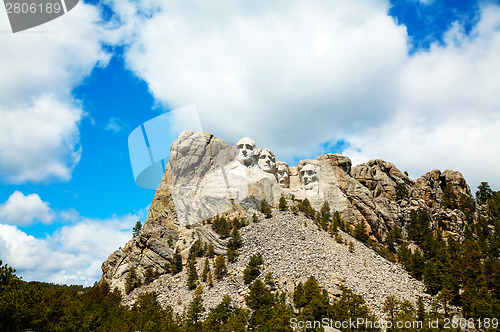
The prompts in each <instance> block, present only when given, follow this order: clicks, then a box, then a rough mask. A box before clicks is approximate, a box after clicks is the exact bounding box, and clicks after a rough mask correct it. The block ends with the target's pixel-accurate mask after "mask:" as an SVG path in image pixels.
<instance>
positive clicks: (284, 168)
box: [276, 161, 290, 188]
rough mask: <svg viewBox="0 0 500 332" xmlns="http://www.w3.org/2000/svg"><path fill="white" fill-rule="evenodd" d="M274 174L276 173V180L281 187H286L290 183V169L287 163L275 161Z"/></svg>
mask: <svg viewBox="0 0 500 332" xmlns="http://www.w3.org/2000/svg"><path fill="white" fill-rule="evenodd" d="M276 168H277V170H276V174H277V175H278V182H279V184H280V186H281V188H288V186H289V185H290V169H289V168H288V164H287V163H285V162H283V161H278V162H277V163H276Z"/></svg>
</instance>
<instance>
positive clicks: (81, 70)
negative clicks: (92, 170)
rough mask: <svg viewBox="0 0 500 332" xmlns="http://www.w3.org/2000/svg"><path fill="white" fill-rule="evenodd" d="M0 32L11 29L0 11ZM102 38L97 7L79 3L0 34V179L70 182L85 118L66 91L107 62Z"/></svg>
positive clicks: (12, 181)
mask: <svg viewBox="0 0 500 332" xmlns="http://www.w3.org/2000/svg"><path fill="white" fill-rule="evenodd" d="M0 30H2V31H9V30H10V26H9V23H8V18H7V14H6V13H5V11H0ZM102 36H103V34H102V28H101V24H100V22H99V13H98V11H97V9H96V8H95V7H93V6H91V5H87V4H85V3H80V4H79V5H78V6H76V7H75V8H74V9H73V10H72V11H71V12H70V13H68V15H64V16H62V17H60V18H58V19H57V20H53V21H51V22H49V23H47V24H44V25H42V26H39V27H36V28H33V29H30V30H29V31H26V32H20V33H16V34H11V33H3V34H0V43H1V44H2V47H1V48H0V72H1V73H2V74H1V75H0V174H2V177H1V178H0V180H2V181H3V182H9V183H22V182H26V181H34V182H39V181H45V180H54V179H58V180H63V181H64V180H68V179H69V178H70V176H71V171H72V169H73V167H74V166H75V164H76V163H78V161H79V158H80V150H79V130H78V124H79V121H80V120H81V119H82V116H83V114H84V113H83V111H82V109H81V106H80V104H79V103H78V101H76V100H74V99H73V97H72V96H71V90H72V89H73V88H74V87H75V86H76V85H78V84H79V83H80V82H81V81H82V79H83V78H85V77H86V76H87V75H89V74H90V72H91V71H92V69H93V68H94V67H95V66H96V64H104V63H106V62H107V60H108V55H107V54H106V53H105V52H104V51H103V50H102V47H101V42H102V39H101V38H102Z"/></svg>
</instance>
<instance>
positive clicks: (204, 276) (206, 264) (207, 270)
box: [201, 258, 210, 282]
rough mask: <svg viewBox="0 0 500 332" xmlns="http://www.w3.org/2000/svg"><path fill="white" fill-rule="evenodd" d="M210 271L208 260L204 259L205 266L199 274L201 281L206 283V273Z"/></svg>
mask: <svg viewBox="0 0 500 332" xmlns="http://www.w3.org/2000/svg"><path fill="white" fill-rule="evenodd" d="M209 271H210V262H209V261H208V258H205V266H204V267H203V272H201V281H203V282H206V281H207V277H208V272H209Z"/></svg>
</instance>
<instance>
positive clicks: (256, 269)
mask: <svg viewBox="0 0 500 332" xmlns="http://www.w3.org/2000/svg"><path fill="white" fill-rule="evenodd" d="M262 264H264V259H263V258H262V255H261V254H256V255H252V257H250V261H249V262H248V265H247V266H246V267H245V270H244V271H243V281H244V282H245V284H249V283H251V282H252V281H254V280H255V278H257V277H258V276H259V275H260V266H261V265H262Z"/></svg>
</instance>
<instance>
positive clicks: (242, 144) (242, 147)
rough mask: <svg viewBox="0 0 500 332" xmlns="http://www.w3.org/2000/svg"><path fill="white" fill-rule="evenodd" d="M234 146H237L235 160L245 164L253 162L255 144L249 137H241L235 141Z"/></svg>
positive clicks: (248, 164)
mask: <svg viewBox="0 0 500 332" xmlns="http://www.w3.org/2000/svg"><path fill="white" fill-rule="evenodd" d="M236 146H237V147H238V155H237V156H236V160H238V161H239V162H240V163H242V164H243V165H245V166H251V165H253V164H255V159H256V150H257V144H255V142H254V141H253V140H252V139H251V138H249V137H243V138H242V139H240V140H239V141H238V143H236Z"/></svg>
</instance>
